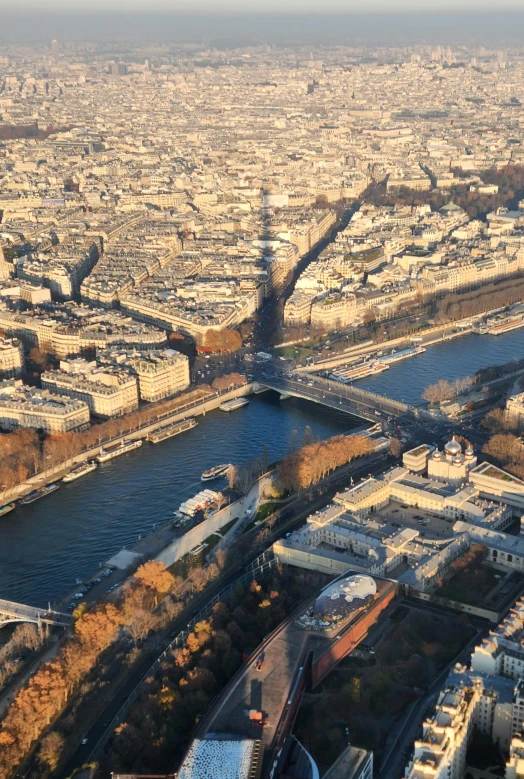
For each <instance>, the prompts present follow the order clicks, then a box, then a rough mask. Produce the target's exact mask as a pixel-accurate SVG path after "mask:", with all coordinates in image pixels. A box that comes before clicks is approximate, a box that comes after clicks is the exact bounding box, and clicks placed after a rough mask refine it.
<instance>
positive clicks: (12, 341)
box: [0, 338, 25, 379]
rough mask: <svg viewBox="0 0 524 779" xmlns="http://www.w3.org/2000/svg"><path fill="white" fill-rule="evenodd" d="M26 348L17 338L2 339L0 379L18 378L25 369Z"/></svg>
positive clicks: (0, 347) (0, 345)
mask: <svg viewBox="0 0 524 779" xmlns="http://www.w3.org/2000/svg"><path fill="white" fill-rule="evenodd" d="M24 359H25V358H24V348H23V346H22V342H21V341H19V340H18V339H16V338H0V379H9V378H13V377H18V376H20V374H21V373H22V371H23V369H24Z"/></svg>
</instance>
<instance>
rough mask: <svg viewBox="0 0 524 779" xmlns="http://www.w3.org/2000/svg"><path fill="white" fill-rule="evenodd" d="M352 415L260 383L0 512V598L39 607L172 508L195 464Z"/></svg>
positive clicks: (273, 443)
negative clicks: (241, 402) (194, 422)
mask: <svg viewBox="0 0 524 779" xmlns="http://www.w3.org/2000/svg"><path fill="white" fill-rule="evenodd" d="M361 424H362V422H361V420H358V419H356V418H354V417H351V416H348V415H347V414H343V413H341V412H336V411H332V410H331V409H327V408H323V407H322V406H317V405H313V404H311V403H308V402H307V401H301V400H298V399H290V400H286V401H280V400H279V397H278V395H276V394H275V393H273V392H267V393H264V394H263V395H252V396H251V398H250V403H249V405H248V406H244V408H241V409H239V410H237V411H233V412H230V413H224V412H223V411H219V410H216V411H212V412H211V413H209V414H207V415H206V416H205V417H198V426H197V427H195V428H193V429H192V430H189V431H187V432H185V433H182V434H181V435H179V436H176V437H175V438H171V439H168V440H167V441H163V442H161V443H159V444H155V445H153V444H149V443H147V442H144V444H143V446H142V447H141V448H140V449H137V450H135V451H134V452H130V453H129V454H126V455H123V456H122V457H119V458H117V459H115V460H112V461H110V462H108V463H104V464H102V465H100V466H99V467H98V469H97V470H96V471H94V472H93V473H90V474H87V476H84V477H82V478H81V479H78V480H77V481H74V482H71V483H69V484H62V485H61V487H60V490H58V491H57V492H55V493H53V494H52V495H49V496H48V497H46V498H42V499H41V500H39V501H37V502H36V503H32V504H30V505H29V506H23V507H18V508H16V509H15V510H14V511H13V512H11V513H10V514H7V515H6V516H5V517H4V518H3V519H1V520H0V597H1V598H6V599H9V600H16V601H19V602H21V603H28V604H30V605H34V606H44V605H46V604H47V602H48V601H51V602H53V601H55V600H57V599H59V598H60V597H62V596H63V595H65V593H67V592H68V591H69V590H70V589H71V588H72V587H73V586H74V584H75V581H76V578H77V577H78V578H80V579H84V578H85V577H86V576H89V575H90V574H92V573H93V571H95V570H96V569H97V568H98V567H99V566H100V565H101V564H103V563H104V562H105V561H106V560H108V559H109V558H110V557H111V556H112V555H113V554H114V553H115V552H117V551H118V550H120V549H121V548H122V547H123V546H126V545H131V544H133V543H135V542H136V541H137V540H138V535H139V534H142V535H143V534H145V533H147V532H148V531H150V530H152V529H153V527H154V525H155V524H157V523H164V522H166V521H167V520H169V518H170V517H171V516H172V514H173V511H174V510H175V509H177V508H178V506H179V505H180V503H181V502H182V501H183V500H186V499H187V498H189V497H192V496H193V495H195V494H196V493H197V492H198V491H199V490H201V489H203V488H204V486H205V487H210V488H211V489H213V488H214V486H215V485H216V487H217V489H220V486H224V485H225V481H224V482H208V483H207V484H206V485H202V483H201V481H200V475H201V473H202V471H204V470H205V469H207V468H210V467H212V466H213V465H217V464H219V463H223V462H232V463H235V464H237V465H238V464H241V463H243V462H246V461H248V460H249V459H251V458H253V457H255V456H256V455H258V454H260V453H261V452H262V450H263V447H264V445H266V446H267V450H268V453H269V458H270V460H271V461H273V460H276V459H279V458H281V457H282V456H283V455H285V454H286V452H287V451H288V447H289V446H290V441H293V440H295V441H296V442H297V444H298V445H300V443H302V441H303V438H304V431H305V428H306V426H307V425H309V426H310V427H311V430H312V432H313V435H314V436H315V437H318V438H321V439H323V438H329V437H330V436H332V435H335V434H337V433H341V432H345V431H347V430H349V429H351V428H354V427H355V426H360V425H361Z"/></svg>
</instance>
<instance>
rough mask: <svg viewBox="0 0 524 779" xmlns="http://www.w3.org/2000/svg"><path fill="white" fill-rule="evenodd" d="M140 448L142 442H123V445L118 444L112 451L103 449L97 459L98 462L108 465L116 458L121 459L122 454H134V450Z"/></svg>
mask: <svg viewBox="0 0 524 779" xmlns="http://www.w3.org/2000/svg"><path fill="white" fill-rule="evenodd" d="M139 446H142V441H141V440H138V441H122V443H121V444H118V446H113V447H111V448H110V449H102V450H101V451H100V454H99V455H98V457H97V458H96V459H97V462H99V463H106V462H108V460H112V459H113V458H114V457H120V455H121V454H126V452H132V451H133V449H138V447H139Z"/></svg>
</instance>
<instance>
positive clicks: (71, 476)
mask: <svg viewBox="0 0 524 779" xmlns="http://www.w3.org/2000/svg"><path fill="white" fill-rule="evenodd" d="M97 468H98V465H97V464H96V463H95V462H90V463H82V465H79V466H78V468H74V469H73V470H72V471H70V472H69V473H66V475H65V476H64V478H63V479H62V481H63V482H65V483H66V484H67V482H70V481H75V480H76V479H80V478H81V477H82V476H85V475H86V474H87V473H91V472H92V471H96V469H97Z"/></svg>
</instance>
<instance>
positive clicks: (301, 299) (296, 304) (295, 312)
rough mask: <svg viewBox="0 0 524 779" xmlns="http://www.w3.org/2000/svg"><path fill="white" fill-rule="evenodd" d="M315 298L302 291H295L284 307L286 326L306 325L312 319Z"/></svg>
mask: <svg viewBox="0 0 524 779" xmlns="http://www.w3.org/2000/svg"><path fill="white" fill-rule="evenodd" d="M312 300H313V297H312V296H311V295H308V294H307V293H306V292H303V291H302V290H300V289H297V290H295V292H293V294H292V295H291V296H290V297H289V298H288V299H287V301H286V304H285V306H284V324H286V325H288V326H292V325H305V324H307V323H308V322H309V320H310V318H311V301H312Z"/></svg>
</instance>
